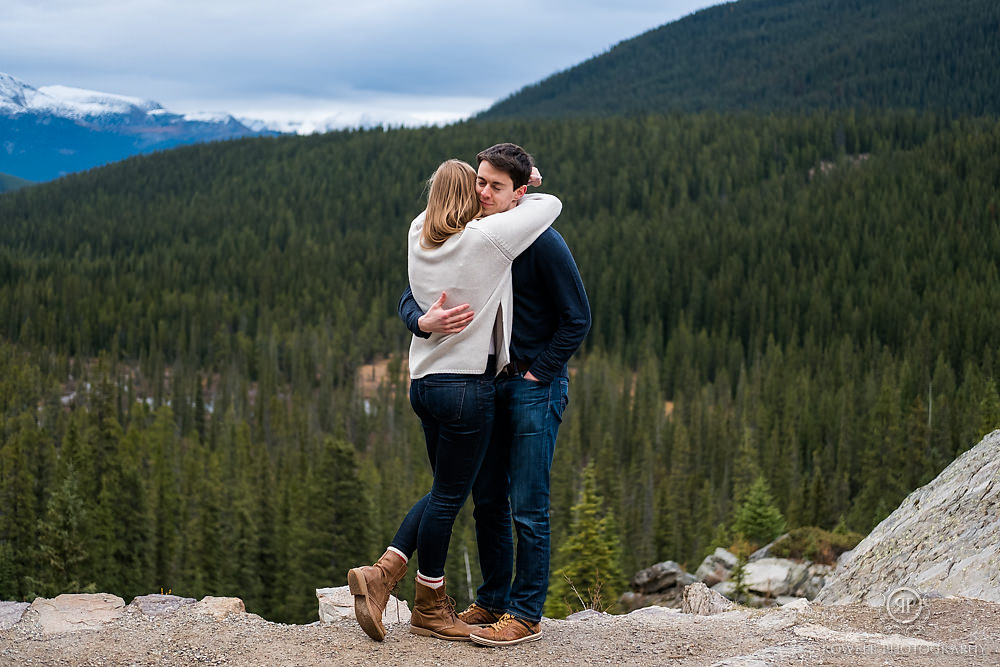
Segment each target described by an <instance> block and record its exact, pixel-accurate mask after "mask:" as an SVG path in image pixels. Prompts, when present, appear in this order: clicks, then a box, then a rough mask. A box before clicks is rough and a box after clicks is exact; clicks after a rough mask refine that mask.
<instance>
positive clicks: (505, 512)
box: [472, 375, 569, 622]
mask: <svg viewBox="0 0 1000 667" xmlns="http://www.w3.org/2000/svg"><path fill="white" fill-rule="evenodd" d="M496 391H497V406H496V419H495V421H494V426H493V439H492V441H491V443H490V447H489V449H488V451H487V453H486V459H485V460H484V462H483V465H482V468H481V469H480V473H479V477H477V478H476V483H475V485H474V486H473V489H472V497H473V499H474V501H475V505H476V507H475V515H474V516H475V518H476V540H477V543H478V546H479V564H480V567H481V568H482V572H483V584H482V586H480V587H479V591H478V594H477V597H476V603H477V604H478V605H479V606H481V607H485V608H486V609H489V610H491V611H507V612H510V613H511V614H513V615H515V616H518V617H520V618H523V619H525V620H528V621H532V622H538V621H540V620H541V618H542V609H543V607H544V606H545V596H546V594H547V593H548V588H549V556H550V553H551V543H550V535H549V533H550V530H549V471H550V470H551V468H552V456H553V453H554V452H555V444H556V435H557V434H558V432H559V425H560V424H561V423H562V415H563V410H565V409H566V404H567V402H568V401H569V381H568V380H567V379H566V378H565V377H557V378H555V379H554V380H553V381H552V382H550V383H541V382H533V381H531V380H527V379H525V378H524V377H523V376H521V375H515V376H513V377H503V376H500V377H498V378H497V381H496ZM508 471H509V474H508ZM508 494H509V498H510V501H509V502H508ZM512 517H513V522H514V529H515V530H516V531H517V576H516V578H515V579H514V583H513V584H511V570H512V566H513V560H514V558H513V557H514V540H513V537H512V536H511V518H512Z"/></svg>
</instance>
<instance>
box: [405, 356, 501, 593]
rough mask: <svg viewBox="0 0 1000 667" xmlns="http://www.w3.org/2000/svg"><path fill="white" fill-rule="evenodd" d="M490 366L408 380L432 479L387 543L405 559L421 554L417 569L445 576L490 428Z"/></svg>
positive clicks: (492, 404)
mask: <svg viewBox="0 0 1000 667" xmlns="http://www.w3.org/2000/svg"><path fill="white" fill-rule="evenodd" d="M494 373H495V371H494V368H493V365H492V364H490V367H489V368H487V369H486V372H485V373H483V374H482V375H459V374H452V373H437V374H434V375H428V376H425V377H422V378H419V379H416V380H413V381H412V382H411V383H410V405H412V406H413V410H414V412H416V413H417V416H418V417H419V418H420V424H421V426H422V427H423V429H424V438H425V440H426V441H427V456H428V457H429V458H430V462H431V470H432V471H433V473H434V483H433V485H432V486H431V490H430V493H428V494H427V495H425V496H424V497H423V498H421V499H420V500H418V501H417V502H416V504H415V505H413V507H412V508H410V511H409V512H408V513H407V514H406V517H405V518H404V519H403V522H402V523H401V524H400V526H399V530H398V531H397V532H396V536H395V537H394V538H393V539H392V542H390V544H391V546H393V547H395V548H397V549H399V550H400V551H402V552H403V553H404V554H406V555H407V557H410V556H411V555H412V554H413V551H414V549H416V551H417V552H418V553H419V554H420V572H421V574H423V575H425V576H428V577H441V576H444V564H445V560H447V558H448V543H449V542H450V540H451V529H452V525H453V524H454V523H455V518H456V517H457V516H458V512H459V510H460V509H462V505H463V504H465V499H466V498H468V496H469V492H470V491H471V490H472V483H473V482H474V481H475V479H476V475H477V473H478V472H479V467H480V466H481V465H482V463H483V457H484V456H485V455H486V450H487V447H488V446H489V443H490V436H491V434H492V431H493V414H494V398H495V394H496V389H495V387H494V384H493V376H494Z"/></svg>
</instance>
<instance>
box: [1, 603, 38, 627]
mask: <svg viewBox="0 0 1000 667" xmlns="http://www.w3.org/2000/svg"><path fill="white" fill-rule="evenodd" d="M30 606H31V605H30V604H29V603H27V602H0V630H10V629H11V628H12V627H14V625H15V624H16V623H17V622H18V621H20V620H21V617H22V616H24V612H25V611H26V610H27V609H28V607H30Z"/></svg>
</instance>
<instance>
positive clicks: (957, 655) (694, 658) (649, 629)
mask: <svg viewBox="0 0 1000 667" xmlns="http://www.w3.org/2000/svg"><path fill="white" fill-rule="evenodd" d="M926 607H927V608H926V609H925V613H924V614H923V616H921V617H920V618H919V619H918V620H916V621H914V622H913V623H911V624H908V625H900V624H898V623H896V622H895V621H893V620H892V619H891V618H890V617H888V616H887V614H886V612H885V610H884V609H879V608H871V607H867V606H864V605H858V604H855V605H844V606H831V607H823V606H819V605H815V604H814V605H809V606H808V607H806V608H805V609H803V610H801V611H792V610H787V609H786V610H780V609H776V610H767V611H763V610H740V611H735V612H727V613H724V614H719V615H716V616H693V615H686V614H681V613H679V612H675V611H672V610H665V609H661V608H656V607H653V608H648V609H644V610H639V611H638V612H633V613H632V614H629V615H627V616H608V615H600V614H596V613H595V614H593V615H590V616H587V617H584V618H580V619H578V620H573V621H549V620H546V621H544V622H543V624H542V631H543V638H542V639H541V640H540V641H537V642H533V643H529V644H523V645H521V646H516V647H509V648H487V647H481V646H477V645H475V644H471V643H467V642H445V641H440V640H436V639H430V638H424V637H419V636H416V635H413V634H411V633H410V632H409V631H408V628H407V627H406V626H405V625H391V626H389V628H388V630H389V633H388V636H387V637H386V640H385V641H384V642H381V643H377V642H373V641H371V640H370V639H368V637H367V636H366V635H365V634H364V633H363V632H362V631H361V630H360V628H358V626H357V625H356V624H355V623H354V622H353V620H343V621H338V622H336V623H331V624H325V625H320V624H318V623H317V624H313V625H282V624H279V623H271V622H268V621H266V620H264V619H262V618H260V617H259V616H256V615H253V614H232V615H229V616H228V617H226V618H225V619H223V620H215V619H214V618H212V617H211V616H206V615H205V614H198V613H194V612H193V611H191V610H190V609H189V608H188V609H185V608H182V609H180V610H179V611H177V612H175V613H172V614H170V615H167V616H162V617H158V618H149V617H147V616H145V615H143V614H142V613H140V612H138V611H137V610H135V609H132V608H129V609H127V610H126V613H125V614H124V616H122V617H121V618H120V619H118V620H117V621H114V622H112V623H110V624H108V625H106V626H105V627H104V628H102V629H101V630H97V631H90V632H73V633H61V634H51V635H43V634H42V633H41V629H40V627H39V626H38V625H37V624H36V623H34V622H33V618H32V614H33V612H30V611H29V612H28V613H27V614H26V615H25V617H24V618H23V619H22V620H21V622H20V623H18V624H17V625H15V626H14V627H13V628H11V629H9V630H2V631H0V665H19V666H20V665H87V666H95V667H96V666H102V667H103V666H112V665H114V666H117V665H123V666H124V665H165V666H173V665H197V664H205V665H233V666H239V667H244V666H250V665H303V666H304V665H341V664H343V665H356V664H378V665H435V666H437V665H472V666H476V665H511V666H514V665H517V666H520V665H545V666H546V667H550V666H553V665H725V666H733V667H735V666H738V667H760V666H764V665H850V666H852V667H856V666H857V665H901V666H902V667H913V666H916V665H934V666H938V665H955V666H956V667H957V666H959V665H962V666H965V665H997V664H1000V605H998V604H994V603H990V602H983V601H979V600H969V599H963V598H946V599H935V600H930V601H928V602H927V604H926ZM921 642H923V643H921Z"/></svg>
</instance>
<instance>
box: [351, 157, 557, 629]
mask: <svg viewBox="0 0 1000 667" xmlns="http://www.w3.org/2000/svg"><path fill="white" fill-rule="evenodd" d="M536 180H537V179H536ZM475 183H476V172H475V171H474V170H473V169H472V167H470V166H469V165H468V164H466V163H465V162H462V161H460V160H448V161H447V162H445V163H443V164H442V165H441V166H440V167H438V169H437V171H436V172H435V173H434V176H433V177H432V178H431V180H430V192H429V194H428V197H427V210H426V211H424V213H421V214H420V215H419V216H417V218H416V219H415V220H414V221H413V222H412V223H411V224H410V233H409V239H408V253H407V272H408V274H409V280H410V288H411V290H412V291H413V295H414V297H415V298H416V300H417V302H418V303H419V304H420V305H421V307H422V308H423V309H424V310H427V309H428V308H429V307H430V305H431V304H432V303H433V302H434V301H435V299H437V297H438V295H440V294H441V293H442V291H443V290H444V289H445V288H447V289H448V291H447V295H448V298H449V300H450V301H453V302H454V303H468V304H469V305H470V306H471V309H472V311H473V312H474V313H476V315H475V317H474V318H473V319H472V322H470V323H469V325H468V326H467V327H466V328H465V329H464V330H463V331H461V332H459V333H456V334H447V335H442V334H432V335H431V336H430V337H429V338H419V337H416V336H414V338H413V341H412V343H411V344H410V378H411V383H410V403H411V405H412V406H413V409H414V411H415V412H416V413H417V416H418V417H419V418H420V422H421V425H422V426H423V430H424V437H425V439H426V441H427V454H428V456H429V458H430V463H431V470H432V471H433V473H434V482H433V485H432V486H431V490H430V492H429V493H428V494H427V495H425V496H424V497H423V498H421V499H420V500H419V501H417V503H416V504H415V505H414V506H413V507H412V508H411V509H410V511H409V512H408V513H407V515H406V517H405V518H404V519H403V522H402V523H401V524H400V526H399V530H398V531H397V533H396V536H395V537H394V538H393V539H392V542H390V545H389V547H388V549H386V552H385V553H384V554H383V555H382V557H381V558H380V559H379V560H378V562H376V563H375V564H374V565H372V566H368V567H358V568H354V569H352V570H351V571H350V572H348V576H347V581H348V585H349V586H350V590H351V593H352V594H353V595H354V610H355V616H356V617H357V619H358V623H359V624H360V625H361V627H362V628H363V629H364V631H365V632H366V633H367V634H368V636H370V637H371V638H372V639H375V640H376V641H382V639H384V638H385V628H384V627H383V625H382V612H383V610H384V609H385V605H386V603H387V602H388V599H389V592H390V591H391V590H392V588H393V587H394V586H395V585H396V583H398V582H399V580H400V579H402V578H403V575H404V574H406V568H407V562H408V561H409V558H410V557H411V556H412V554H413V552H414V550H416V551H419V552H420V569H419V570H418V571H417V579H416V596H415V599H414V608H413V613H412V615H411V619H410V623H411V627H410V630H411V631H412V632H414V633H416V634H419V635H425V636H430V637H437V638H439V639H452V640H468V639H469V634H470V633H471V632H472V631H473V630H475V629H476V628H475V627H474V626H470V625H466V624H465V623H463V622H462V621H461V620H459V619H458V617H457V615H456V614H455V609H454V607H453V606H452V604H453V603H452V602H451V601H450V599H449V598H448V595H447V593H446V591H445V582H444V565H445V560H446V558H447V555H448V543H449V541H450V539H451V529H452V525H453V524H454V522H455V517H456V516H457V515H458V511H459V510H460V509H461V507H462V505H463V503H464V502H465V499H466V498H467V497H468V495H469V492H470V490H471V489H472V482H473V480H475V478H476V473H477V472H478V471H479V466H480V465H481V464H482V461H483V457H484V455H485V453H486V447H487V446H488V444H489V439H490V433H491V431H492V427H493V399H494V388H493V379H494V376H495V375H496V369H497V368H503V367H504V366H505V365H506V364H507V363H508V362H509V352H508V349H507V348H508V341H509V338H510V327H511V312H510V311H511V304H512V302H513V296H512V291H511V278H510V266H511V263H512V262H513V261H514V258H515V257H517V255H519V254H520V253H521V252H523V251H524V250H526V249H527V248H528V246H530V245H531V244H532V242H534V240H535V239H536V238H537V237H538V236H539V235H540V234H541V233H542V232H543V231H545V229H546V228H547V227H548V226H549V225H551V224H552V223H553V221H555V219H556V217H558V215H559V213H560V211H561V210H562V204H561V203H560V201H559V200H558V199H556V198H555V197H552V196H550V195H542V194H533V195H525V196H523V197H521V199H520V203H519V204H518V205H517V206H516V207H514V208H513V209H511V210H510V211H507V212H504V213H497V214H495V215H491V216H488V217H481V213H482V211H481V206H480V203H479V196H478V193H477V192H476V187H475ZM522 192H523V190H522ZM442 305H443V304H442Z"/></svg>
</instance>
